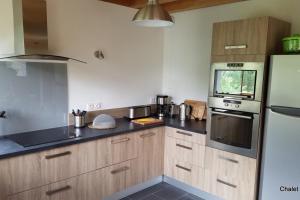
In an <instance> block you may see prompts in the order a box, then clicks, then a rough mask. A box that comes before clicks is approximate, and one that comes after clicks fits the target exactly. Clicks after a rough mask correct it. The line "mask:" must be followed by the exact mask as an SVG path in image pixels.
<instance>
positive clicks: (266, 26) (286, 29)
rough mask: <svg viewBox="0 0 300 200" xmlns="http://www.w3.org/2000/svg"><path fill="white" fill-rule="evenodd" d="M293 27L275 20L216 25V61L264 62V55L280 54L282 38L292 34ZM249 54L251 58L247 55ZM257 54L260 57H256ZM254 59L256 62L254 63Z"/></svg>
mask: <svg viewBox="0 0 300 200" xmlns="http://www.w3.org/2000/svg"><path fill="white" fill-rule="evenodd" d="M290 29H291V25H290V24H289V23H287V22H284V21H281V20H278V19H275V18H272V17H259V18H253V19H245V20H237V21H229V22H219V23H215V24H214V25H213V43H212V60H213V62H220V61H222V60H223V62H229V61H235V60H234V58H235V59H242V60H236V61H240V62H241V61H245V62H246V61H248V62H250V61H252V62H254V61H259V60H260V61H263V60H264V58H263V56H258V55H264V56H266V55H270V54H275V53H280V52H281V51H282V42H281V39H282V38H283V37H286V36H288V35H290ZM247 55H248V56H247ZM254 55H256V56H254ZM251 59H252V60H251Z"/></svg>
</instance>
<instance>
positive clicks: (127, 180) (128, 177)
mask: <svg viewBox="0 0 300 200" xmlns="http://www.w3.org/2000/svg"><path fill="white" fill-rule="evenodd" d="M137 168H138V166H137V162H136V159H134V160H130V161H126V162H123V163H120V164H115V165H112V166H109V167H106V168H104V169H102V170H101V173H102V180H103V181H104V182H103V183H104V184H102V185H101V188H102V198H104V197H107V196H110V195H112V194H114V193H116V192H120V191H122V190H124V189H126V188H128V187H130V186H133V185H136V184H137Z"/></svg>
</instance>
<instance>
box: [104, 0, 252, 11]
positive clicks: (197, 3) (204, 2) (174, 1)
mask: <svg viewBox="0 0 300 200" xmlns="http://www.w3.org/2000/svg"><path fill="white" fill-rule="evenodd" d="M102 1H105V2H110V3H115V4H119V5H123V6H127V7H131V8H141V7H143V6H145V5H146V3H147V1H148V0H102ZM158 1H159V2H160V4H161V5H162V6H163V7H164V8H165V9H166V10H167V11H169V12H171V13H174V12H181V11H186V10H193V9H199V8H207V7H211V6H218V5H223V4H229V3H236V2H241V1H247V0H158Z"/></svg>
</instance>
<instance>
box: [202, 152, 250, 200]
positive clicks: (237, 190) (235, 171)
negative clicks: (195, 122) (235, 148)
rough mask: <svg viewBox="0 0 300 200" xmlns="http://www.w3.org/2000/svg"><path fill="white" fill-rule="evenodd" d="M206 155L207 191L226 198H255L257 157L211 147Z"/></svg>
mask: <svg viewBox="0 0 300 200" xmlns="http://www.w3.org/2000/svg"><path fill="white" fill-rule="evenodd" d="M205 157H206V158H205V187H204V190H205V191H206V192H209V193H212V194H214V195H216V196H219V197H221V198H223V199H225V200H227V199H228V200H235V199H236V200H239V199H243V200H254V199H255V182H256V160H255V159H252V158H248V157H244V156H240V155H237V154H233V153H229V152H224V151H221V150H217V149H212V148H209V147H207V148H206V155H205Z"/></svg>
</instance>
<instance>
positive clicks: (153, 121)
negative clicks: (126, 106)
mask: <svg viewBox="0 0 300 200" xmlns="http://www.w3.org/2000/svg"><path fill="white" fill-rule="evenodd" d="M131 122H133V123H135V124H140V125H143V126H144V125H152V124H160V123H163V120H160V119H156V118H152V117H148V118H142V119H135V120H132V121H131Z"/></svg>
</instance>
